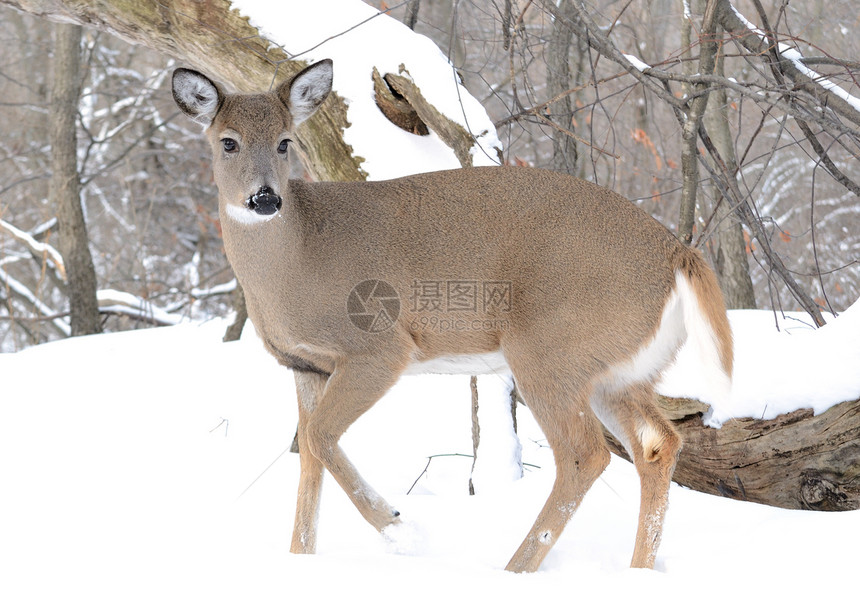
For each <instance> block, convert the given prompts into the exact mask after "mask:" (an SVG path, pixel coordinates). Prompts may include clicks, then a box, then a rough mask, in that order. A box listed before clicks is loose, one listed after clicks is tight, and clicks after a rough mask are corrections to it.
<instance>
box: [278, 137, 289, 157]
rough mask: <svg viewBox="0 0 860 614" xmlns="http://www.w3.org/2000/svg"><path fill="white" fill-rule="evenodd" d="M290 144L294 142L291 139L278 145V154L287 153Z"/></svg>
mask: <svg viewBox="0 0 860 614" xmlns="http://www.w3.org/2000/svg"><path fill="white" fill-rule="evenodd" d="M290 143H292V141H291V140H290V139H284V140H283V141H281V142H280V143H278V153H279V154H285V153H287V147H289V145H290Z"/></svg>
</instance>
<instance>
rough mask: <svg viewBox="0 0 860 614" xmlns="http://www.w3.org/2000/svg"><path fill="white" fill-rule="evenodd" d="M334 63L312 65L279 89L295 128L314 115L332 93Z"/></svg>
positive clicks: (325, 61) (326, 62)
mask: <svg viewBox="0 0 860 614" xmlns="http://www.w3.org/2000/svg"><path fill="white" fill-rule="evenodd" d="M331 83H332V61H331V60H322V61H321V62H317V63H316V64H311V65H310V66H308V67H307V68H305V69H304V70H303V71H301V72H300V73H299V74H297V75H296V76H295V77H293V78H292V79H291V80H290V81H287V82H284V83H283V84H281V86H280V87H279V88H278V97H280V99H281V101H282V102H283V103H284V104H285V105H287V108H288V109H289V110H290V114H291V115H292V116H293V128H295V127H296V126H298V125H299V124H300V123H302V122H303V121H305V120H306V119H307V118H309V117H310V116H311V115H313V114H314V113H315V112H316V110H317V109H318V108H319V106H320V105H321V104H322V103H323V101H324V100H325V99H326V97H327V96H328V95H329V92H331Z"/></svg>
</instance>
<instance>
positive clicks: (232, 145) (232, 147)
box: [221, 139, 239, 153]
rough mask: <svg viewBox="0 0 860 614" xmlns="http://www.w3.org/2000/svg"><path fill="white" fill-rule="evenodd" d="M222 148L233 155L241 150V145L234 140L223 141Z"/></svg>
mask: <svg viewBox="0 0 860 614" xmlns="http://www.w3.org/2000/svg"><path fill="white" fill-rule="evenodd" d="M221 146H222V147H223V148H224V151H226V152H227V153H233V152H235V151H238V149H239V144H238V143H237V142H236V141H234V140H233V139H221Z"/></svg>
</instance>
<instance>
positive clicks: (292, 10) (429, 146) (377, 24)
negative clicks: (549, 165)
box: [233, 0, 502, 180]
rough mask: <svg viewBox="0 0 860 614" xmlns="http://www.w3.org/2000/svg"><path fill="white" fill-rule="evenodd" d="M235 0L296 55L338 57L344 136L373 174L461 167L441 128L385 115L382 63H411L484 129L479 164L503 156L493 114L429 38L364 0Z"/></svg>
mask: <svg viewBox="0 0 860 614" xmlns="http://www.w3.org/2000/svg"><path fill="white" fill-rule="evenodd" d="M233 6H234V7H235V8H237V9H238V10H239V11H240V12H241V13H242V14H243V15H246V16H248V17H249V19H250V21H251V23H252V24H253V25H255V26H258V27H260V29H261V31H263V32H264V33H265V34H266V36H267V37H268V38H269V39H270V40H273V41H278V42H280V43H282V44H284V45H285V46H286V51H287V52H288V53H289V54H290V56H291V57H293V56H295V57H296V59H301V60H307V61H309V62H310V61H319V60H322V59H325V58H331V59H332V60H333V61H334V86H333V87H334V91H335V92H336V93H337V94H339V95H340V96H343V97H344V98H346V99H347V101H348V102H349V110H348V113H347V119H348V120H349V122H350V126H349V127H348V128H347V129H346V130H345V131H344V139H345V141H346V142H347V143H348V144H349V145H351V146H352V147H353V151H354V153H355V155H356V156H358V157H361V158H364V160H365V161H364V162H363V163H362V165H361V168H362V169H363V170H364V171H366V172H367V173H368V178H369V179H373V180H382V179H390V178H393V177H401V176H403V175H410V174H414V173H421V172H427V171H431V170H442V169H448V168H459V167H460V163H459V162H458V161H457V158H456V156H455V155H454V153H453V151H451V149H449V148H448V147H447V146H446V145H445V144H444V143H443V142H442V141H441V140H440V139H439V137H438V136H436V135H435V134H432V133H431V134H430V135H429V136H418V135H414V134H409V133H407V132H406V131H404V130H402V129H400V128H397V127H396V126H394V125H393V124H392V123H391V122H390V121H388V120H387V119H386V118H385V117H384V116H383V115H382V113H381V112H380V111H379V109H378V108H377V106H376V103H375V101H374V94H373V82H372V80H371V73H372V71H373V68H374V67H376V68H377V69H378V70H379V73H380V74H381V75H385V74H387V73H393V74H400V66H401V65H403V66H404V67H405V68H406V71H407V72H408V73H409V75H410V76H411V77H412V80H413V81H414V82H415V83H416V84H417V85H418V87H419V88H420V89H421V93H422V94H423V95H424V97H425V98H426V99H427V101H428V102H430V104H432V105H433V106H434V107H436V109H438V110H439V111H440V112H442V113H443V114H445V115H446V116H447V117H449V118H450V119H452V120H454V121H456V122H458V123H459V124H461V125H462V126H463V127H465V128H466V129H467V131H468V132H470V133H471V134H473V135H475V136H476V137H478V139H477V140H478V147H479V149H480V150H481V151H474V152H473V154H474V155H473V163H474V165H475V166H481V165H492V164H498V157H497V155H496V154H495V148H497V147H498V148H499V149H501V147H502V146H501V142H500V141H499V139H498V136H497V134H496V130H495V127H494V126H493V122H492V121H491V120H490V118H489V116H488V115H487V113H486V111H485V110H484V108H483V107H482V106H481V104H480V103H479V102H478V101H477V100H475V98H473V97H472V96H471V94H469V92H468V91H467V90H466V89H465V88H464V87H463V86H462V84H461V83H460V82H459V78H458V77H457V74H456V71H455V70H454V67H453V66H452V65H451V63H450V62H449V61H448V59H447V58H446V57H445V55H444V54H443V53H442V52H441V51H440V50H439V48H438V47H437V46H436V44H435V43H433V42H432V41H431V40H430V39H429V38H427V37H425V36H422V35H420V34H416V33H414V32H413V31H411V30H410V29H409V28H407V27H406V26H404V25H403V24H401V23H400V22H398V21H397V20H395V19H392V18H390V17H388V16H387V15H384V14H380V13H379V12H378V11H377V10H376V9H375V8H373V7H371V6H369V5H366V4H364V3H362V2H358V1H356V0H315V1H314V2H307V1H305V0H282V1H280V2H271V1H269V0H235V1H234V2H233ZM320 15H324V16H325V18H324V19H321V18H320ZM357 24H360V25H357ZM356 26H357V27H356ZM322 41H325V42H322ZM321 42H322V44H320V43H321ZM279 78H282V77H279Z"/></svg>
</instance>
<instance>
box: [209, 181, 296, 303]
mask: <svg viewBox="0 0 860 614" xmlns="http://www.w3.org/2000/svg"><path fill="white" fill-rule="evenodd" d="M282 197H283V205H282V207H281V209H280V211H278V212H277V213H276V214H274V215H272V216H265V217H264V216H261V215H258V214H256V213H255V212H254V211H251V210H250V209H248V208H247V207H245V206H244V205H243V204H242V203H239V204H238V205H237V204H234V203H228V202H225V201H223V200H222V201H220V202H219V213H220V218H221V230H222V235H223V240H224V249H225V251H226V253H227V259H228V260H229V261H230V265H231V266H232V267H233V270H234V272H235V273H236V277H237V278H238V280H239V283H241V284H242V287H243V288H244V289H245V291H246V294H252V295H258V294H260V293H261V292H264V291H265V289H267V288H269V289H274V287H275V286H280V285H283V284H284V283H289V279H290V278H291V277H292V276H293V275H295V274H296V267H295V261H296V254H295V249H296V247H297V246H299V245H301V243H302V241H301V237H300V236H299V233H300V227H301V225H300V224H298V223H297V222H298V220H297V219H296V217H297V215H296V211H295V209H294V208H293V207H292V199H291V198H290V194H289V190H287V191H286V193H285V194H283V195H282ZM261 298H262V297H261Z"/></svg>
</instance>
